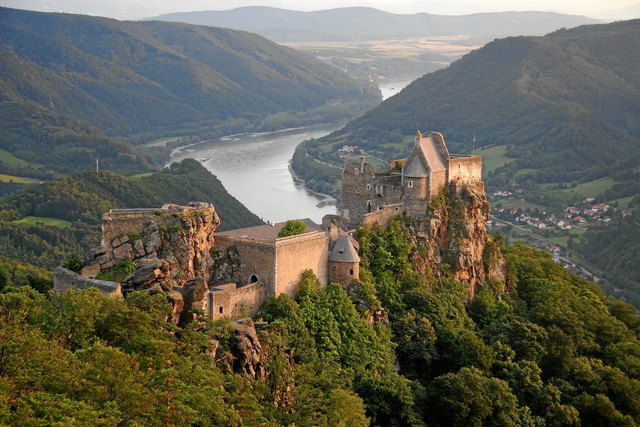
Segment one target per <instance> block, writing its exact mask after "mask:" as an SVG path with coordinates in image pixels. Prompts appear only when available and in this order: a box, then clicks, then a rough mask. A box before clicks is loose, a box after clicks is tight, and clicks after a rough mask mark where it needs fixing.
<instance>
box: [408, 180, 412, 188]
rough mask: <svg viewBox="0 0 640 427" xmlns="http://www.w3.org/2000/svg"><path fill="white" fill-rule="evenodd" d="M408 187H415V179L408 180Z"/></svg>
mask: <svg viewBox="0 0 640 427" xmlns="http://www.w3.org/2000/svg"><path fill="white" fill-rule="evenodd" d="M407 187H409V188H413V180H411V179H410V180H409V181H408V182H407Z"/></svg>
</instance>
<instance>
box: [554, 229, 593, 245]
mask: <svg viewBox="0 0 640 427" xmlns="http://www.w3.org/2000/svg"><path fill="white" fill-rule="evenodd" d="M567 231H568V234H567V235H564V236H554V237H548V238H547V239H548V240H549V241H551V242H553V243H555V244H556V245H560V246H562V247H564V248H566V247H567V241H568V240H569V238H571V237H573V238H574V239H577V238H579V237H580V236H582V235H583V234H584V233H585V232H586V231H587V230H583V229H579V228H572V229H571V230H567Z"/></svg>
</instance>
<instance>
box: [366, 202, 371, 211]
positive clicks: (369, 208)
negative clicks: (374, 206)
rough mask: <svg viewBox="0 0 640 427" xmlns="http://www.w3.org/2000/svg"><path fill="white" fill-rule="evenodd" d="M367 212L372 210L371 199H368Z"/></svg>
mask: <svg viewBox="0 0 640 427" xmlns="http://www.w3.org/2000/svg"><path fill="white" fill-rule="evenodd" d="M367 212H371V200H367Z"/></svg>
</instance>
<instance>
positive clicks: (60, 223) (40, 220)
mask: <svg viewBox="0 0 640 427" xmlns="http://www.w3.org/2000/svg"><path fill="white" fill-rule="evenodd" d="M13 222H15V223H17V224H44V225H51V226H54V227H60V228H69V227H71V223H70V222H69V221H65V220H64V219H58V218H47V217H43V216H25V217H24V218H22V219H19V220H16V221H13Z"/></svg>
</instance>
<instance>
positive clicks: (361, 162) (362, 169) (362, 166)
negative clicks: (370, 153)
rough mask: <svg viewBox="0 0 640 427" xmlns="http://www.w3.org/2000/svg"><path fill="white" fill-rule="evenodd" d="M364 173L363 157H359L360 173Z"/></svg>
mask: <svg viewBox="0 0 640 427" xmlns="http://www.w3.org/2000/svg"><path fill="white" fill-rule="evenodd" d="M363 173H364V157H360V175H362V174H363Z"/></svg>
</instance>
